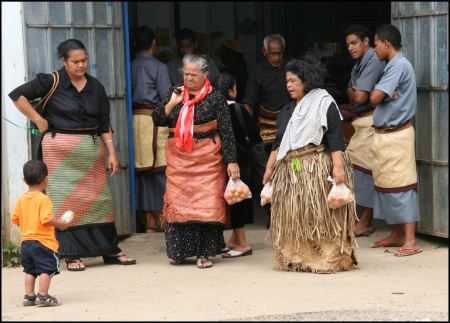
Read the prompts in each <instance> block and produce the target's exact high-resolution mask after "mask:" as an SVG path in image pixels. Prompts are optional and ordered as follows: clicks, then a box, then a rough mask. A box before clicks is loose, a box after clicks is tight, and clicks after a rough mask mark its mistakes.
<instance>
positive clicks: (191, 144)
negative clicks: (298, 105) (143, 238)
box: [152, 54, 239, 268]
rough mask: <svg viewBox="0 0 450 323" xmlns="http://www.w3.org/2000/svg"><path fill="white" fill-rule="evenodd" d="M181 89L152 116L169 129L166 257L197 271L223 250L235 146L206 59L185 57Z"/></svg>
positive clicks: (225, 109) (236, 174) (226, 112)
mask: <svg viewBox="0 0 450 323" xmlns="http://www.w3.org/2000/svg"><path fill="white" fill-rule="evenodd" d="M183 79H184V85H183V86H181V87H179V88H176V89H174V90H173V91H171V92H169V95H168V97H167V98H166V100H164V101H163V102H161V103H159V104H158V106H157V108H156V110H155V112H154V113H153V115H152V117H153V121H154V123H155V125H157V126H168V127H169V140H168V142H167V145H166V162H167V168H166V176H167V184H166V192H165V194H164V207H163V217H164V220H165V222H166V225H165V235H166V246H167V256H168V257H169V259H170V263H171V264H173V265H175V264H180V263H183V262H184V261H185V259H186V258H188V257H194V256H196V257H197V266H198V267H199V268H209V267H211V266H212V265H213V263H212V262H211V260H210V259H209V257H211V256H215V255H217V254H219V253H220V251H221V250H222V249H223V248H224V247H225V242H224V239H223V227H224V224H225V221H226V215H227V208H226V204H225V200H224V197H223V194H224V191H225V187H226V180H227V173H228V176H229V177H232V178H233V179H236V178H238V177H239V166H238V165H237V157H236V143H235V138H234V135H233V128H232V124H231V118H230V112H229V109H228V106H227V103H226V101H225V98H224V97H223V96H222V95H221V94H220V92H219V91H218V90H216V89H214V88H213V87H212V86H211V83H210V81H209V80H208V65H207V60H206V58H204V57H203V56H200V55H194V54H188V55H185V57H184V58H183Z"/></svg>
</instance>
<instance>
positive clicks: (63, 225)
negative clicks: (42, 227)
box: [47, 218, 71, 230]
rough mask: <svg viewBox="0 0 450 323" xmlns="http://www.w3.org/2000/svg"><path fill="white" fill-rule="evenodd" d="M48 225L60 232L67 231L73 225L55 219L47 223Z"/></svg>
mask: <svg viewBox="0 0 450 323" xmlns="http://www.w3.org/2000/svg"><path fill="white" fill-rule="evenodd" d="M47 224H48V225H51V226H54V227H55V228H58V229H59V230H66V229H67V228H68V227H70V225H71V224H70V223H65V222H62V221H60V220H57V219H55V218H53V219H52V220H51V221H49V222H47Z"/></svg>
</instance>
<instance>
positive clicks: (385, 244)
mask: <svg viewBox="0 0 450 323" xmlns="http://www.w3.org/2000/svg"><path fill="white" fill-rule="evenodd" d="M388 247H401V245H397V244H395V243H392V242H389V241H387V240H383V239H382V240H377V241H375V242H374V243H372V244H371V245H370V248H388Z"/></svg>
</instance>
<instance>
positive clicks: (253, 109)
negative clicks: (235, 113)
mask: <svg viewBox="0 0 450 323" xmlns="http://www.w3.org/2000/svg"><path fill="white" fill-rule="evenodd" d="M263 45H264V46H263V48H262V52H263V54H264V57H265V59H264V60H263V61H262V62H261V63H259V64H258V65H257V66H256V70H255V73H254V74H253V75H251V77H250V79H249V80H248V82H247V87H246V92H245V98H244V99H243V100H242V103H244V107H245V108H246V109H247V110H248V111H249V112H250V113H251V114H252V115H253V116H254V117H255V118H256V119H257V120H258V122H259V127H260V134H261V138H262V140H263V142H264V150H265V154H264V151H262V153H261V155H260V156H259V158H260V159H262V161H261V162H263V163H264V164H265V163H266V162H267V156H268V155H269V154H270V152H271V151H272V144H273V142H274V140H275V137H276V127H275V125H276V120H277V115H278V113H279V111H280V110H281V108H282V107H283V106H284V105H285V104H287V103H288V102H289V101H290V96H289V93H288V91H287V89H286V75H285V71H284V66H285V58H284V50H285V47H286V45H285V40H284V38H283V36H281V35H279V34H273V35H268V36H266V37H265V38H264V42H263ZM263 175H264V174H254V176H258V178H260V179H261V181H262V176H263ZM265 211H266V214H267V216H268V224H267V227H269V223H270V207H269V206H267V207H265Z"/></svg>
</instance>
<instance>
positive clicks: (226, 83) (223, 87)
mask: <svg viewBox="0 0 450 323" xmlns="http://www.w3.org/2000/svg"><path fill="white" fill-rule="evenodd" d="M235 84H236V78H235V77H234V76H233V75H231V74H230V73H227V72H223V73H221V74H220V77H219V90H220V93H222V95H223V96H224V97H225V98H226V99H227V100H231V99H232V98H230V90H231V88H232V87H233V86H234V85H235Z"/></svg>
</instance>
